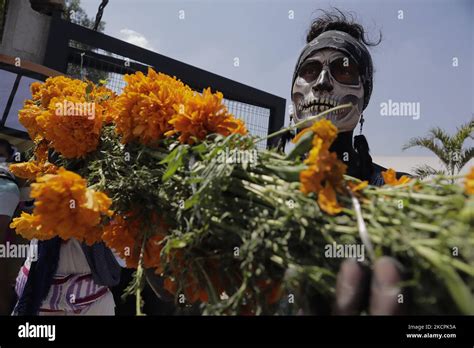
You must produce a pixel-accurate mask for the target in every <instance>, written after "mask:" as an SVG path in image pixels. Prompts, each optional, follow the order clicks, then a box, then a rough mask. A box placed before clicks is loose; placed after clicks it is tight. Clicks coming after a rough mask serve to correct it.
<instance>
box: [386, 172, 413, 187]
mask: <svg viewBox="0 0 474 348" xmlns="http://www.w3.org/2000/svg"><path fill="white" fill-rule="evenodd" d="M382 177H383V180H384V182H385V184H386V185H390V186H397V185H403V184H406V183H407V182H409V181H410V180H411V179H410V178H409V177H408V176H406V175H402V176H401V178H400V179H397V173H396V172H395V170H393V169H392V168H389V169H388V170H386V171H384V172H382Z"/></svg>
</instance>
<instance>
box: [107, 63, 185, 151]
mask: <svg viewBox="0 0 474 348" xmlns="http://www.w3.org/2000/svg"><path fill="white" fill-rule="evenodd" d="M124 78H125V81H126V82H127V85H126V86H125V88H124V90H123V92H122V94H121V95H120V96H118V97H117V98H116V99H115V101H114V110H115V113H116V114H115V115H114V121H115V124H116V130H117V133H118V134H119V135H120V136H121V137H122V139H121V141H122V142H123V143H129V142H131V141H135V140H138V141H139V142H141V143H142V144H145V145H149V144H151V143H153V142H156V141H157V140H160V139H162V138H163V137H164V134H165V132H167V131H169V130H171V129H172V126H171V125H170V124H169V121H170V120H171V118H172V116H173V115H174V114H175V106H177V105H183V104H184V103H185V100H186V98H187V97H188V95H191V94H192V93H193V92H192V90H191V88H189V87H188V86H186V85H185V84H184V83H182V82H181V81H180V80H177V79H176V78H175V77H170V76H168V75H165V74H162V73H156V72H155V71H154V70H153V69H151V68H150V69H148V74H147V75H146V76H145V75H144V74H143V73H142V72H140V71H139V72H137V73H135V74H133V75H125V77H124Z"/></svg>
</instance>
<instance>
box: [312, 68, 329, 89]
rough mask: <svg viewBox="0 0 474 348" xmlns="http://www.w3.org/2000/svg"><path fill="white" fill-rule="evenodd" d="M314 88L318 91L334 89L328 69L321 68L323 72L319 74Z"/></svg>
mask: <svg viewBox="0 0 474 348" xmlns="http://www.w3.org/2000/svg"><path fill="white" fill-rule="evenodd" d="M313 88H314V90H315V91H317V92H323V91H327V92H331V91H332V89H333V85H332V83H331V80H330V78H329V72H328V71H327V69H323V70H321V73H320V74H319V76H318V79H317V80H316V84H315V85H314V86H313Z"/></svg>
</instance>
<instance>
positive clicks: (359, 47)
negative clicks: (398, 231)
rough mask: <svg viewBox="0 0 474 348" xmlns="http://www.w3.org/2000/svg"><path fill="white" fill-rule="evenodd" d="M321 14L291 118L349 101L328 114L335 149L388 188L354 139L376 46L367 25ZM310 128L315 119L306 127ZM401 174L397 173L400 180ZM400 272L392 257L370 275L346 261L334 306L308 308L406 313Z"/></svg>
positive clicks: (352, 171) (303, 58)
mask: <svg viewBox="0 0 474 348" xmlns="http://www.w3.org/2000/svg"><path fill="white" fill-rule="evenodd" d="M322 12H323V14H322V16H320V17H318V18H317V19H316V20H314V21H313V23H312V25H311V29H310V31H309V33H308V35H307V44H306V46H305V47H304V48H303V51H302V52H301V54H300V56H299V58H298V61H297V64H296V67H295V71H294V74H293V81H292V89H291V94H292V102H293V106H294V108H293V109H294V114H293V117H294V119H295V121H296V123H298V122H301V121H303V120H305V119H307V118H308V117H310V116H314V115H316V114H318V113H320V112H322V111H325V110H328V109H330V108H333V107H335V106H338V105H342V104H347V103H351V104H352V105H353V107H352V108H350V109H349V108H346V109H343V110H338V111H335V112H331V113H330V114H328V115H327V116H326V118H327V119H329V120H330V121H331V122H332V123H333V124H334V125H335V126H336V127H337V128H338V136H337V138H336V140H335V142H334V143H333V144H332V147H331V151H334V152H336V153H337V155H338V157H339V158H340V159H341V160H342V161H344V162H345V163H346V165H347V167H348V170H347V174H348V175H351V176H353V177H357V178H359V179H361V180H367V181H369V183H370V184H371V185H376V186H381V185H383V184H384V181H383V177H382V175H381V172H382V171H384V170H385V168H383V167H381V166H379V165H377V164H374V163H373V162H372V158H371V156H370V154H369V146H368V143H367V140H366V139H365V137H364V136H363V135H358V136H356V137H355V138H354V141H353V131H354V128H355V127H356V126H357V124H358V123H359V122H360V123H361V131H362V125H363V122H364V120H363V116H362V112H363V110H365V108H366V107H367V105H368V103H369V100H370V95H371V93H372V86H373V83H372V78H373V65H372V58H371V56H370V53H369V51H368V50H367V47H366V46H369V45H373V44H371V43H370V42H368V41H367V40H366V39H365V31H364V29H363V27H362V26H361V25H360V24H358V23H355V22H354V20H353V19H352V18H349V16H347V15H345V14H344V13H343V12H341V11H340V10H337V9H336V10H335V11H334V12H326V11H322ZM379 42H380V41H379ZM376 44H378V43H376ZM310 125H311V121H309V122H308V123H307V124H305V127H309V126H310ZM300 130H301V129H300ZM403 174H405V173H397V176H398V177H400V176H401V175H403ZM401 268H402V267H401V265H400V264H399V263H398V262H397V261H396V260H393V259H391V258H388V257H383V258H381V259H379V260H378V261H377V262H376V263H375V265H374V266H373V268H372V272H370V270H369V269H368V268H367V267H364V266H361V264H360V263H357V262H356V261H355V260H346V261H344V262H343V263H342V265H341V269H340V272H339V274H338V276H337V285H336V303H335V304H334V306H333V308H328V306H327V305H324V304H322V303H321V301H319V300H318V299H316V298H313V299H309V301H310V302H311V303H310V305H309V307H310V308H311V311H312V312H313V313H314V314H325V313H328V312H332V313H334V314H341V315H344V314H346V315H347V314H352V315H354V314H358V313H360V312H361V311H362V310H364V309H365V308H367V310H368V312H369V313H370V314H382V315H387V314H388V315H390V314H400V313H402V312H403V306H402V305H400V303H399V299H400V296H399V295H400V294H401V290H400V288H399V287H398V283H399V282H400V281H401V279H402V278H401ZM325 307H326V308H325Z"/></svg>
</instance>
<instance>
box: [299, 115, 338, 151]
mask: <svg viewBox="0 0 474 348" xmlns="http://www.w3.org/2000/svg"><path fill="white" fill-rule="evenodd" d="M307 132H313V133H314V134H315V135H317V137H314V138H313V142H314V141H315V140H316V139H321V140H322V141H323V143H324V145H325V146H327V147H328V148H329V146H331V144H332V143H333V142H334V140H335V139H336V137H337V127H336V126H334V125H333V124H332V122H331V121H329V120H326V119H322V120H319V121H317V122H315V123H313V124H312V125H311V127H308V128H305V129H303V130H302V131H300V132H299V133H298V134H297V135H296V136H295V137H294V138H293V140H292V142H293V143H295V144H296V143H297V142H298V141H299V140H300V138H301V137H302V136H303V135H304V134H306V133H307Z"/></svg>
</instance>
